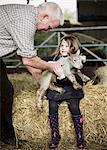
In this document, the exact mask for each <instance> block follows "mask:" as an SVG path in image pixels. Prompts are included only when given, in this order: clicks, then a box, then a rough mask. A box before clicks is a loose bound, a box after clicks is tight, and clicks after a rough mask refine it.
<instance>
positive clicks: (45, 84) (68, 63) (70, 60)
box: [37, 53, 90, 111]
mask: <svg viewBox="0 0 107 150" xmlns="http://www.w3.org/2000/svg"><path fill="white" fill-rule="evenodd" d="M58 61H59V62H61V63H63V66H62V69H63V72H64V75H65V77H67V78H68V79H69V80H70V81H71V82H72V83H73V87H74V88H75V89H78V88H79V89H81V88H82V86H81V85H80V84H79V83H77V81H76V78H75V75H74V73H73V72H72V69H73V68H76V69H77V71H76V73H77V74H78V75H79V76H80V77H81V79H82V80H83V82H87V81H89V80H90V78H89V77H87V76H86V75H84V74H82V73H81V71H80V69H82V68H83V63H85V62H86V56H84V55H80V54H79V53H76V54H72V55H71V56H68V57H60V58H59V60H58ZM55 80H56V76H55V75H54V74H53V73H51V72H49V71H48V70H46V71H44V72H43V73H42V76H41V78H40V80H39V84H40V88H39V89H38V90H37V101H38V103H37V106H38V109H39V111H43V104H42V97H43V96H44V95H45V92H46V90H47V89H48V88H50V89H51V90H56V91H58V92H60V93H62V92H64V89H62V88H60V87H56V86H55V85H54V83H53V81H54V82H55Z"/></svg>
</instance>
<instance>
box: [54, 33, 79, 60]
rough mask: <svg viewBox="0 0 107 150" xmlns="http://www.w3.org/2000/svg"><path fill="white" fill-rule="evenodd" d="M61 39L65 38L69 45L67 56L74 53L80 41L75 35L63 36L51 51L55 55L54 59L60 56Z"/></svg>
mask: <svg viewBox="0 0 107 150" xmlns="http://www.w3.org/2000/svg"><path fill="white" fill-rule="evenodd" d="M63 40H65V41H66V42H67V43H68V46H69V53H68V55H69V56H70V55H72V54H75V53H76V52H77V51H78V50H79V47H80V42H79V40H78V38H77V37H75V36H74V35H67V36H64V37H63V38H61V40H60V44H59V46H58V48H57V49H56V51H55V52H54V53H53V55H54V56H55V57H54V60H55V59H56V58H58V57H60V45H61V43H62V41H63Z"/></svg>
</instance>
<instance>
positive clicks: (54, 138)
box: [49, 114, 61, 149]
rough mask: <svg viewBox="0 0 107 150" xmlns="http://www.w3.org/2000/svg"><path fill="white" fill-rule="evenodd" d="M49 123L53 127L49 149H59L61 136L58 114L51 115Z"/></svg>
mask: <svg viewBox="0 0 107 150" xmlns="http://www.w3.org/2000/svg"><path fill="white" fill-rule="evenodd" d="M49 121H50V127H51V142H50V144H49V148H50V149H54V148H56V147H58V144H59V141H60V138H61V137H60V135H59V124H58V114H53V115H50V116H49Z"/></svg>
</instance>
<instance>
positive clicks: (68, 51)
mask: <svg viewBox="0 0 107 150" xmlns="http://www.w3.org/2000/svg"><path fill="white" fill-rule="evenodd" d="M78 50H79V41H78V39H77V38H76V37H75V36H73V35H72V36H66V37H64V38H62V39H61V42H60V45H59V47H58V49H57V50H56V52H55V57H54V60H58V59H59V58H60V57H67V56H69V55H72V54H74V53H76V52H77V51H78ZM75 77H76V80H77V82H78V83H79V84H80V85H82V86H83V82H82V79H81V78H80V77H79V76H78V75H77V74H75ZM54 84H55V85H56V86H58V87H62V88H64V90H65V92H64V93H62V94H60V93H58V92H57V91H54V90H50V89H48V90H47V94H46V96H47V99H48V101H49V120H50V127H51V131H52V132H51V142H50V144H49V148H51V149H54V148H56V147H57V146H58V144H59V141H60V139H61V137H60V134H59V126H58V109H59V105H60V104H61V102H63V101H64V100H66V102H67V104H68V109H69V111H70V112H71V116H72V119H73V123H74V128H75V132H76V137H77V147H78V149H84V137H83V120H84V119H83V116H82V114H81V111H80V107H79V104H80V100H81V99H82V98H83V97H84V93H83V90H82V89H77V90H75V89H74V88H73V85H72V83H71V82H70V81H69V80H68V79H67V78H66V77H65V78H63V79H62V78H61V79H59V78H57V81H56V83H54Z"/></svg>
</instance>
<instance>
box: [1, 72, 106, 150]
mask: <svg viewBox="0 0 107 150" xmlns="http://www.w3.org/2000/svg"><path fill="white" fill-rule="evenodd" d="M9 78H10V80H11V81H12V83H13V85H14V89H15V94H14V104H13V125H14V127H15V132H16V134H17V138H18V139H20V140H22V142H19V147H18V149H20V150H21V149H22V150H24V149H25V150H48V142H49V140H50V128H49V122H48V102H47V100H46V97H45V96H44V98H43V106H44V110H43V113H40V112H39V111H38V109H37V103H36V102H37V100H36V91H37V89H38V87H39V86H38V84H37V82H36V81H35V79H33V78H32V76H31V75H29V74H28V73H22V74H10V75H9ZM106 79H107V78H106ZM84 92H85V97H84V98H83V99H82V101H81V105H80V107H81V111H82V113H83V115H84V117H85V122H84V136H85V141H86V145H87V149H89V150H103V149H107V88H106V87H105V86H103V85H102V84H97V85H93V84H92V81H90V82H88V83H87V84H86V85H85V86H84ZM59 114H60V117H59V127H60V134H61V142H60V144H59V147H58V150H76V138H75V132H74V127H73V122H72V120H71V116H70V113H69V111H68V108H67V105H66V102H63V103H62V104H61V106H60V109H59ZM6 149H8V147H7V148H6V147H5V150H6ZM3 150H4V149H3Z"/></svg>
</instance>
